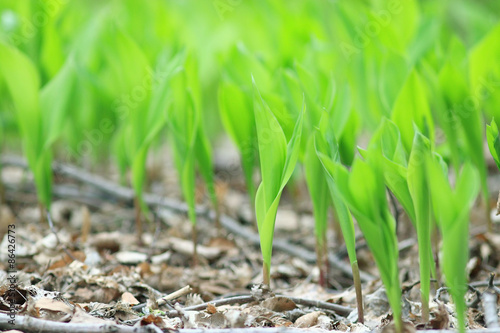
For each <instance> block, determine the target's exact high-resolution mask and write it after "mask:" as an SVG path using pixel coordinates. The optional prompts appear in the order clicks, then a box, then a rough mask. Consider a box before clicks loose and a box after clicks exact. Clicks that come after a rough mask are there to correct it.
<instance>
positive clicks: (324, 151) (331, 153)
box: [308, 112, 364, 323]
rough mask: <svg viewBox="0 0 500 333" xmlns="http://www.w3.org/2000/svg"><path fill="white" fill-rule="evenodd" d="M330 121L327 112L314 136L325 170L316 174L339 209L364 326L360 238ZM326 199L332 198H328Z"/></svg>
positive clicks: (336, 208) (338, 216) (316, 150)
mask: <svg viewBox="0 0 500 333" xmlns="http://www.w3.org/2000/svg"><path fill="white" fill-rule="evenodd" d="M329 120H330V119H329V115H328V114H327V113H326V112H324V113H323V116H322V119H321V121H320V126H319V129H318V130H317V132H316V133H315V135H314V149H315V152H316V156H317V159H318V160H319V161H320V163H321V165H322V167H323V170H321V171H320V170H316V171H317V173H318V176H316V177H317V178H318V181H322V182H323V183H325V180H326V184H327V185H328V190H329V194H330V196H329V199H330V200H331V203H333V206H334V208H335V212H336V214H337V219H338V221H339V224H340V228H341V230H342V235H343V237H344V241H345V244H346V248H347V254H348V256H349V261H350V263H351V269H352V276H353V282H354V288H355V291H356V301H357V310H358V321H359V322H360V323H363V322H364V311H363V294H362V290H361V279H360V276H359V267H358V259H357V256H356V237H355V236H356V235H355V231H354V223H353V220H352V215H351V212H350V211H349V209H348V208H347V205H346V203H345V201H344V199H343V198H342V195H341V194H340V191H339V188H338V186H337V184H336V182H335V177H336V176H335V174H336V170H337V168H339V167H340V148H339V145H338V143H337V140H336V138H335V135H334V133H333V131H332V126H331V124H333V123H332V122H331V121H329ZM329 125H330V126H329ZM309 158H311V159H313V160H314V158H313V157H312V156H308V159H309ZM315 163H316V162H315ZM325 176H326V177H325ZM322 194H323V193H322ZM311 195H312V194H311ZM323 195H324V194H323ZM326 197H328V196H327V195H326ZM313 200H314V197H313ZM318 200H319V199H318ZM321 200H324V198H322V199H321ZM320 221H321V220H320ZM319 228H320V231H322V229H321V228H326V227H324V226H323V225H321V226H320V227H319ZM324 232H326V231H324ZM320 235H321V234H320ZM325 251H326V249H325Z"/></svg>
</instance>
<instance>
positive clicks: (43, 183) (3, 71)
mask: <svg viewBox="0 0 500 333" xmlns="http://www.w3.org/2000/svg"><path fill="white" fill-rule="evenodd" d="M74 78H75V73H74V63H73V58H72V57H70V58H68V60H67V61H66V63H65V64H64V66H63V67H62V68H61V69H60V71H59V72H58V74H57V75H56V76H55V77H54V78H53V79H52V80H51V81H50V82H49V83H47V84H46V85H45V86H44V87H43V89H41V90H40V79H39V75H38V73H37V70H36V68H35V66H34V65H33V63H32V62H31V60H30V59H29V58H28V57H27V56H25V55H24V54H22V53H21V52H20V51H18V50H17V49H15V48H12V47H10V46H8V45H6V44H3V43H2V42H0V79H3V81H4V82H5V85H6V87H7V89H8V91H9V93H10V96H11V99H12V102H13V104H14V107H15V110H16V115H17V122H18V124H19V128H20V132H21V136H22V139H23V148H24V154H25V156H26V158H27V160H28V165H29V167H30V169H31V171H32V172H33V175H34V178H35V184H36V189H37V195H38V202H39V206H40V220H41V221H43V220H44V216H45V209H50V204H51V200H52V145H53V144H54V142H55V141H56V140H57V139H58V138H59V136H60V134H61V132H62V129H63V127H64V126H63V125H64V122H65V120H66V116H67V110H68V105H69V102H70V100H71V93H72V89H73V82H74Z"/></svg>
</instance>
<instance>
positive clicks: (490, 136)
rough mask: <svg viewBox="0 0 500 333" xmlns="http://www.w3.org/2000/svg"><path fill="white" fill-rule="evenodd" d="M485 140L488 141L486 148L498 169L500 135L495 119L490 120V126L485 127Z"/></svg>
mask: <svg viewBox="0 0 500 333" xmlns="http://www.w3.org/2000/svg"><path fill="white" fill-rule="evenodd" d="M486 139H487V141H488V148H489V149H490V153H491V156H492V157H493V160H495V163H496V165H497V167H498V168H499V169H500V134H499V132H498V126H497V123H496V122H495V119H492V120H491V124H490V125H486Z"/></svg>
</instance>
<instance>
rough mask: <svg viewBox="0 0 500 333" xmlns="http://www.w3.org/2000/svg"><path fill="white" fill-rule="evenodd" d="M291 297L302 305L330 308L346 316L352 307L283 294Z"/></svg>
mask: <svg viewBox="0 0 500 333" xmlns="http://www.w3.org/2000/svg"><path fill="white" fill-rule="evenodd" d="M277 296H283V295H277ZM283 297H287V298H289V299H291V300H292V301H293V302H294V303H295V304H300V305H304V306H310V307H315V308H319V309H325V310H331V311H334V312H335V313H337V314H339V315H341V316H344V317H347V316H348V315H349V314H350V313H351V312H352V311H353V309H351V308H349V307H346V306H342V305H338V304H335V303H329V302H323V301H317V300H311V299H304V298H298V297H289V296H283Z"/></svg>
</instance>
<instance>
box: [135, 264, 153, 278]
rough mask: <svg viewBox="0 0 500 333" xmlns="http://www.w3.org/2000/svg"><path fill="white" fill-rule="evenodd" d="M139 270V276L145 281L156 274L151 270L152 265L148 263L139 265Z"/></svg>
mask: <svg viewBox="0 0 500 333" xmlns="http://www.w3.org/2000/svg"><path fill="white" fill-rule="evenodd" d="M137 270H138V271H139V274H140V275H141V278H143V279H144V278H145V277H147V276H151V275H153V274H154V273H153V271H152V270H151V265H150V264H149V263H148V262H146V261H145V262H141V263H140V264H138V265H137Z"/></svg>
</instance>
